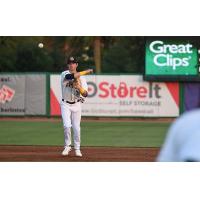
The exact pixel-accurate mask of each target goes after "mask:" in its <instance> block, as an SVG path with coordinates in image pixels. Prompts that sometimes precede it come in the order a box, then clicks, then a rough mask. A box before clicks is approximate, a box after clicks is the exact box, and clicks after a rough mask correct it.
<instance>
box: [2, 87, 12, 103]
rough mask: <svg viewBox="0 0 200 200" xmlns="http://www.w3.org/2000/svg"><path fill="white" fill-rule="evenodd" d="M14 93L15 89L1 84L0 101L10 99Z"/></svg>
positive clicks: (8, 100)
mask: <svg viewBox="0 0 200 200" xmlns="http://www.w3.org/2000/svg"><path fill="white" fill-rule="evenodd" d="M14 95H15V90H13V89H12V88H10V87H8V86H6V85H3V86H2V88H1V89H0V103H2V104H4V103H6V102H10V101H12V99H13V97H14Z"/></svg>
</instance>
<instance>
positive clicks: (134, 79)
mask: <svg viewBox="0 0 200 200" xmlns="http://www.w3.org/2000/svg"><path fill="white" fill-rule="evenodd" d="M86 79H87V83H88V97H87V98H86V100H85V102H84V103H83V104H82V115H83V116H117V117H119V116H141V117H142V116H149V117H150V116H153V117H157V116H158V117H166V116H168V117H174V116H178V115H179V84H178V83H149V82H145V81H143V79H142V76H140V75H89V76H86ZM50 94H51V100H50V101H51V115H60V105H59V102H60V100H61V89H60V76H59V75H51V92H50Z"/></svg>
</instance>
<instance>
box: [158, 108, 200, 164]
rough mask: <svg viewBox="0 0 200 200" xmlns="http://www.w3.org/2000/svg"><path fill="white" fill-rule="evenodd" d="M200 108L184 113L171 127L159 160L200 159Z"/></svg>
mask: <svg viewBox="0 0 200 200" xmlns="http://www.w3.org/2000/svg"><path fill="white" fill-rule="evenodd" d="M199 119H200V109H194V110H192V111H189V112H186V113H184V114H183V115H182V116H181V117H179V118H178V119H176V121H175V122H174V123H173V124H172V126H171V127H170V129H169V131H168V133H167V136H166V139H165V142H164V144H163V146H162V148H161V151H160V153H159V155H158V157H157V161H164V162H178V161H187V160H193V161H200V122H199Z"/></svg>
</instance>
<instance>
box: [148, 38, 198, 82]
mask: <svg viewBox="0 0 200 200" xmlns="http://www.w3.org/2000/svg"><path fill="white" fill-rule="evenodd" d="M198 73H199V69H198V50H197V47H196V45H195V42H193V41H192V40H191V41H190V40H186V39H185V40H184V39H180V38H178V37H177V38H173V39H170V38H168V39H166V38H163V39H162V38H157V39H156V38H154V39H149V40H147V41H146V48H145V78H146V80H149V79H148V78H149V77H150V78H154V79H155V80H157V79H158V78H159V77H160V78H163V77H165V78H166V79H165V80H167V78H169V80H170V78H171V80H172V79H174V80H175V81H178V80H181V78H182V80H186V79H190V78H194V77H196V78H198V77H197V76H198ZM156 77H157V78H156ZM154 79H150V80H154ZM161 80H162V79H161Z"/></svg>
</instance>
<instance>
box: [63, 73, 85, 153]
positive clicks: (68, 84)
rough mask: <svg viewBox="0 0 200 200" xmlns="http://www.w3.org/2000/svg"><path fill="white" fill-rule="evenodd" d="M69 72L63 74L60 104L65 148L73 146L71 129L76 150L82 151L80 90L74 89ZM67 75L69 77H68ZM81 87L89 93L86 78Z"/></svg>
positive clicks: (82, 77) (83, 78)
mask: <svg viewBox="0 0 200 200" xmlns="http://www.w3.org/2000/svg"><path fill="white" fill-rule="evenodd" d="M70 74H71V73H70V72H69V70H66V71H64V72H62V73H61V90H62V100H61V102H60V107H61V115H62V120H63V127H64V146H65V147H67V146H70V145H71V127H72V129H73V134H74V135H73V136H74V137H73V138H74V149H76V150H79V149H80V142H81V137H80V122H81V102H80V100H81V98H82V99H83V97H82V95H81V94H80V92H79V90H78V89H76V88H74V87H73V84H72V81H73V79H72V77H70ZM66 75H67V76H66ZM80 81H81V86H82V88H84V89H85V90H86V91H88V86H87V82H86V79H85V77H84V76H81V77H80Z"/></svg>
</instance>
